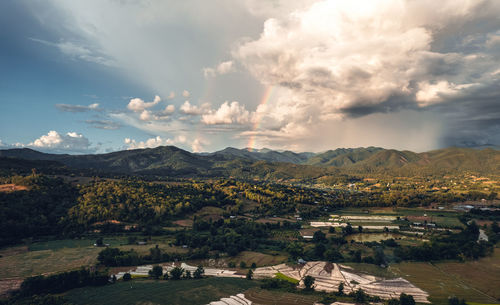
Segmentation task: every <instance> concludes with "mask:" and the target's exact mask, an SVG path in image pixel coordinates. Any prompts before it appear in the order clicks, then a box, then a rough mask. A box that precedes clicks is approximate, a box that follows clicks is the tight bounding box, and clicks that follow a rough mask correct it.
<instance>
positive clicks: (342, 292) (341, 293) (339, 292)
mask: <svg viewBox="0 0 500 305" xmlns="http://www.w3.org/2000/svg"><path fill="white" fill-rule="evenodd" d="M337 293H338V295H343V294H344V282H340V284H339V288H338V292H337Z"/></svg>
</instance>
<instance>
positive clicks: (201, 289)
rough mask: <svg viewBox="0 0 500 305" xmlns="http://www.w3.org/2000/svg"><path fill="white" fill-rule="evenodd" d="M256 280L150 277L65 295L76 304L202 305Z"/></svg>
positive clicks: (229, 294) (248, 286)
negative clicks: (172, 279)
mask: <svg viewBox="0 0 500 305" xmlns="http://www.w3.org/2000/svg"><path fill="white" fill-rule="evenodd" d="M257 285H258V282H255V281H248V280H244V279H232V278H205V279H201V280H182V281H153V280H134V281H130V282H118V283H116V284H113V285H107V286H102V287H85V288H79V289H74V290H71V291H69V292H67V293H66V294H65V297H66V298H67V299H68V300H69V301H70V302H72V303H74V304H76V305H84V304H95V305H100V304H102V305H114V304H116V305H127V304H158V305H163V304H164V305H167V304H168V305H176V304H179V305H180V304H190V305H201V304H208V303H210V302H212V301H217V300H219V299H220V298H223V297H229V296H231V295H235V294H238V293H242V292H244V291H246V290H247V289H249V288H252V287H256V286H257Z"/></svg>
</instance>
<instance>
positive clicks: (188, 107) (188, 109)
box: [180, 101, 210, 115]
mask: <svg viewBox="0 0 500 305" xmlns="http://www.w3.org/2000/svg"><path fill="white" fill-rule="evenodd" d="M209 108H210V104H209V103H204V104H202V105H201V106H196V105H192V104H191V103H190V102H189V101H185V102H184V104H182V105H181V107H180V110H181V112H182V113H184V114H188V115H200V114H203V113H206V112H207V111H208V110H209Z"/></svg>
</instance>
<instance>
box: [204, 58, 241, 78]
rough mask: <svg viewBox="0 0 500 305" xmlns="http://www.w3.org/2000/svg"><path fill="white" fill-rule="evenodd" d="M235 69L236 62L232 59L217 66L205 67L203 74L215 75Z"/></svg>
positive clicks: (206, 75) (207, 75)
mask: <svg viewBox="0 0 500 305" xmlns="http://www.w3.org/2000/svg"><path fill="white" fill-rule="evenodd" d="M232 71H234V62H233V61H232V60H228V61H224V62H221V63H220V64H219V65H217V67H215V68H204V69H203V74H204V75H205V77H214V76H216V75H217V74H227V73H229V72H232Z"/></svg>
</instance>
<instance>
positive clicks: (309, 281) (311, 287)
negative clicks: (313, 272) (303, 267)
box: [304, 275, 316, 290]
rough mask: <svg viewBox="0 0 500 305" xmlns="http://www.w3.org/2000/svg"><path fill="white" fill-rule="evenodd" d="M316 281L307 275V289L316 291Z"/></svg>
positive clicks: (305, 281)
mask: <svg viewBox="0 0 500 305" xmlns="http://www.w3.org/2000/svg"><path fill="white" fill-rule="evenodd" d="M315 281H316V279H315V278H313V277H312V276H310V275H307V276H306V277H304V286H305V287H306V290H314V287H313V285H314V282H315Z"/></svg>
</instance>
